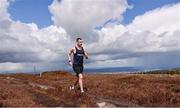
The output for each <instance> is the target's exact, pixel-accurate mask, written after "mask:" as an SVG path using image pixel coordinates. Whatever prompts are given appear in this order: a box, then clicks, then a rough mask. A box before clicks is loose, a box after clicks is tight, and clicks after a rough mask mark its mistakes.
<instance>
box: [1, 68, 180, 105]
mask: <svg viewBox="0 0 180 108" xmlns="http://www.w3.org/2000/svg"><path fill="white" fill-rule="evenodd" d="M74 81H75V77H74V76H73V75H72V74H70V73H68V72H64V71H54V72H44V73H43V74H42V77H40V76H39V75H31V74H23V73H19V74H18V73H17V74H6V75H5V74H4V75H0V92H1V93H0V106H11V107H12V106H13V107H15V106H28V107H32V106H36V107H39V106H47V107H57V106H77V107H83V106H109V107H112V106H161V107H163V106H169V107H174V106H176V107H177V106H180V75H176V74H175V75H168V74H88V75H87V74H86V75H85V78H84V81H85V82H84V86H85V90H86V92H85V93H83V94H81V93H80V92H79V89H78V88H76V89H75V90H73V91H70V90H69V86H70V85H71V84H73V82H74Z"/></svg>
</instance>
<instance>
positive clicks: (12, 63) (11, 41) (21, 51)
mask: <svg viewBox="0 0 180 108" xmlns="http://www.w3.org/2000/svg"><path fill="white" fill-rule="evenodd" d="M8 5H9V1H8V0H3V1H2V2H1V4H0V16H2V19H0V43H1V46H0V63H1V64H2V65H0V69H2V70H5V68H7V70H9V71H10V70H12V69H15V70H18V68H19V69H22V67H23V66H24V67H25V68H24V69H25V70H27V69H26V66H27V65H25V64H28V63H32V64H34V63H36V64H38V65H42V64H46V66H47V67H48V65H49V64H50V63H52V62H61V63H62V62H64V60H65V59H66V58H65V57H64V56H65V55H66V52H67V49H68V47H69V45H71V44H69V43H70V42H69V40H70V39H69V36H68V35H67V33H66V31H65V30H64V29H63V28H61V27H57V26H54V25H52V26H49V27H46V28H43V29H39V28H38V27H37V25H36V24H34V23H29V24H27V23H22V22H20V21H13V20H11V19H10V18H9V14H8V11H7V8H8ZM43 62H45V63H43ZM48 63H49V64H48ZM20 64H22V65H20ZM59 64H60V63H59ZM59 64H58V63H57V64H56V66H58V65H59ZM8 65H9V67H8ZM59 67H61V66H59ZM46 69H47V68H46Z"/></svg>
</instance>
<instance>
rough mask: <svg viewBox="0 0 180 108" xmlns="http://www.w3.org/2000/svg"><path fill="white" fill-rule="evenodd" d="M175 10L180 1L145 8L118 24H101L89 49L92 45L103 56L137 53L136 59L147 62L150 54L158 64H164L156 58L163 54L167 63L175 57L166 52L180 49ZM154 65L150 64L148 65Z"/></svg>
mask: <svg viewBox="0 0 180 108" xmlns="http://www.w3.org/2000/svg"><path fill="white" fill-rule="evenodd" d="M177 10H180V3H179V4H174V5H168V6H164V7H162V8H158V9H155V10H152V11H150V12H146V13H145V14H143V15H141V16H137V17H136V18H135V19H134V20H133V22H132V23H130V24H129V25H127V26H124V25H121V24H119V25H114V26H112V25H111V26H108V27H104V28H102V29H101V30H100V31H97V32H98V35H99V40H98V42H97V43H93V44H91V45H89V46H88V49H92V48H94V51H93V53H94V54H103V55H104V56H106V58H102V59H103V60H109V59H113V58H115V59H118V58H127V59H128V58H131V57H139V58H140V59H141V60H139V61H138V60H137V63H140V62H143V63H142V65H146V64H148V63H147V62H146V60H147V58H148V60H149V58H151V60H154V61H153V63H155V62H156V64H154V65H157V66H158V65H161V64H164V63H160V62H162V60H160V61H158V59H157V58H158V56H159V57H160V58H161V59H162V57H161V56H163V57H164V59H165V60H164V61H166V60H167V61H166V62H167V64H168V62H170V60H175V59H167V57H168V56H167V55H166V53H168V54H169V57H170V58H171V57H173V53H174V52H180V38H179V36H180V35H179V33H180V13H179V11H177ZM96 46H98V47H96ZM109 53H110V54H109ZM159 53H160V54H159ZM171 53H172V54H171ZM154 54H158V56H156V57H155V56H154ZM164 54H165V55H166V56H164ZM115 55H117V56H115ZM107 56H108V57H107ZM146 56H148V57H146ZM176 57H177V56H176ZM154 58H156V59H154ZM142 59H143V60H142ZM164 61H163V62H164ZM171 62H173V61H171ZM154 65H153V64H151V65H150V64H149V66H150V67H151V66H154ZM169 65H170V64H169ZM176 65H177V62H176ZM179 65H180V64H179Z"/></svg>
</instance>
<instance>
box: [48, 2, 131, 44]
mask: <svg viewBox="0 0 180 108" xmlns="http://www.w3.org/2000/svg"><path fill="white" fill-rule="evenodd" d="M128 7H129V6H128V4H127V1H126V0H98V1H97V0H62V1H61V2H59V1H58V0H54V1H53V3H52V4H51V5H50V6H49V9H50V12H51V13H52V15H53V16H52V20H53V21H54V24H55V25H57V26H62V27H63V28H65V29H66V31H67V32H68V33H69V34H70V35H71V36H72V37H73V38H75V37H76V36H77V35H80V36H81V37H84V38H85V39H87V40H88V41H89V40H97V38H98V37H96V36H93V35H95V34H93V29H94V28H95V27H96V26H98V25H103V24H104V23H105V22H106V21H107V20H109V19H118V20H120V21H121V20H122V19H123V16H122V14H123V13H124V12H125V11H126V9H127V8H128Z"/></svg>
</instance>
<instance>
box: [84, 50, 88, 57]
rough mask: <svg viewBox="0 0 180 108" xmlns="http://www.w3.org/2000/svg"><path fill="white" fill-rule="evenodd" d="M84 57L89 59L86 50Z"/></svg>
mask: <svg viewBox="0 0 180 108" xmlns="http://www.w3.org/2000/svg"><path fill="white" fill-rule="evenodd" d="M84 57H85V58H86V59H88V53H87V52H86V50H84Z"/></svg>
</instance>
